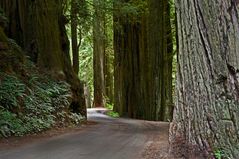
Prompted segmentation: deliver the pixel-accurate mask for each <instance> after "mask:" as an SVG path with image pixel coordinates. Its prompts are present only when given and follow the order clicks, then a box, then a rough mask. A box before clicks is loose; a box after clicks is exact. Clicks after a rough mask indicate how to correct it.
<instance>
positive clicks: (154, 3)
mask: <svg viewBox="0 0 239 159" xmlns="http://www.w3.org/2000/svg"><path fill="white" fill-rule="evenodd" d="M121 5H124V3H122V4H121ZM116 7H117V6H115V8H116ZM146 7H148V12H149V13H148V14H147V11H146V12H145V13H143V14H141V15H138V16H137V18H136V17H134V16H135V15H130V14H129V15H126V16H125V15H118V14H117V13H116V14H115V17H114V26H115V31H114V50H115V77H114V79H115V93H114V95H115V111H117V112H119V113H120V115H128V116H129V117H132V118H138V119H146V120H162V121H163V120H164V121H166V120H170V119H171V116H172V46H171V45H168V44H169V43H170V44H171V26H170V16H169V5H168V1H167V0H160V1H159V0H149V1H148V6H146ZM119 8H120V7H119ZM132 17H133V18H132ZM135 19H136V20H135Z"/></svg>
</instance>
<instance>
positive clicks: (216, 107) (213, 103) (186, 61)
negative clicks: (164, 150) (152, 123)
mask: <svg viewBox="0 0 239 159" xmlns="http://www.w3.org/2000/svg"><path fill="white" fill-rule="evenodd" d="M236 2H237V1H234V0H232V1H231V0H230V1H229V0H213V1H209V0H194V1H187V0H177V1H176V8H177V20H178V41H179V55H178V76H177V100H176V107H175V111H174V119H173V123H172V124H171V128H170V133H171V134H170V142H171V153H172V154H173V155H174V157H175V158H176V157H184V158H193V157H194V156H195V155H197V156H198V157H199V156H200V157H201V158H207V157H208V156H211V155H212V153H213V152H214V151H221V152H223V153H224V156H227V157H230V158H237V157H238V156H239V79H238V75H239V74H238V72H239V52H238V50H239V19H238V6H237V3H236ZM183 150H184V151H183Z"/></svg>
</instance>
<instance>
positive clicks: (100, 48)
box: [93, 0, 105, 107]
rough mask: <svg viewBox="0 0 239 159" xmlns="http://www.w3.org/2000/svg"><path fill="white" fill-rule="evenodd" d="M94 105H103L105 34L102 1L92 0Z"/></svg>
mask: <svg viewBox="0 0 239 159" xmlns="http://www.w3.org/2000/svg"><path fill="white" fill-rule="evenodd" d="M93 2H94V9H95V14H94V24H93V40H94V41H93V42H94V50H93V51H94V53H93V54H94V57H93V61H94V65H93V68H94V107H104V105H105V100H104V95H105V79H104V64H105V63H104V57H105V35H104V32H105V30H104V13H103V11H102V7H103V3H104V2H103V1H102V0H94V1H93Z"/></svg>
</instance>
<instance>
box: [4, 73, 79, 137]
mask: <svg viewBox="0 0 239 159" xmlns="http://www.w3.org/2000/svg"><path fill="white" fill-rule="evenodd" d="M0 74H1V77H2V78H1V79H0V137H8V136H11V135H15V136H22V135H24V134H27V133H37V132H40V131H42V130H45V129H48V128H50V127H52V126H54V125H55V124H57V123H59V122H58V120H59V119H61V120H60V121H62V122H66V121H67V120H68V119H69V121H70V122H71V123H73V124H78V123H79V122H80V121H81V120H82V119H83V118H82V116H81V115H79V114H72V113H70V112H68V107H69V105H70V100H71V90H70V86H69V85H68V84H67V83H65V82H61V81H60V82H57V81H55V80H53V79H51V78H49V77H48V76H41V75H38V74H35V75H32V76H31V77H29V79H24V80H26V81H27V82H24V80H21V79H20V78H17V77H16V76H13V75H7V74H4V73H0ZM14 112H16V113H14Z"/></svg>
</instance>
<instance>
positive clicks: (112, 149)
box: [0, 109, 168, 159]
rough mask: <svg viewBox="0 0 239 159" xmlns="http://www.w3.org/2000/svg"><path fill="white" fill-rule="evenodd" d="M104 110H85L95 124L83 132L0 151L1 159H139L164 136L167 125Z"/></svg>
mask: <svg viewBox="0 0 239 159" xmlns="http://www.w3.org/2000/svg"><path fill="white" fill-rule="evenodd" d="M103 111H105V110H104V109H90V110H88V118H89V120H90V121H95V122H97V123H98V124H96V125H93V126H89V127H86V128H85V129H84V130H82V131H79V132H75V133H68V134H65V135H61V136H56V137H53V138H50V139H48V140H42V141H35V142H34V143H30V144H27V145H23V146H20V147H16V148H14V149H8V150H3V149H2V150H0V159H140V158H142V152H143V151H144V150H145V148H146V147H147V146H148V145H149V144H151V143H152V142H154V140H155V139H154V138H153V137H152V136H153V135H160V133H163V134H165V132H167V128H168V124H167V123H158V122H146V121H140V120H132V119H122V118H119V119H113V118H110V117H107V116H105V115H104V114H102V112H103Z"/></svg>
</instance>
